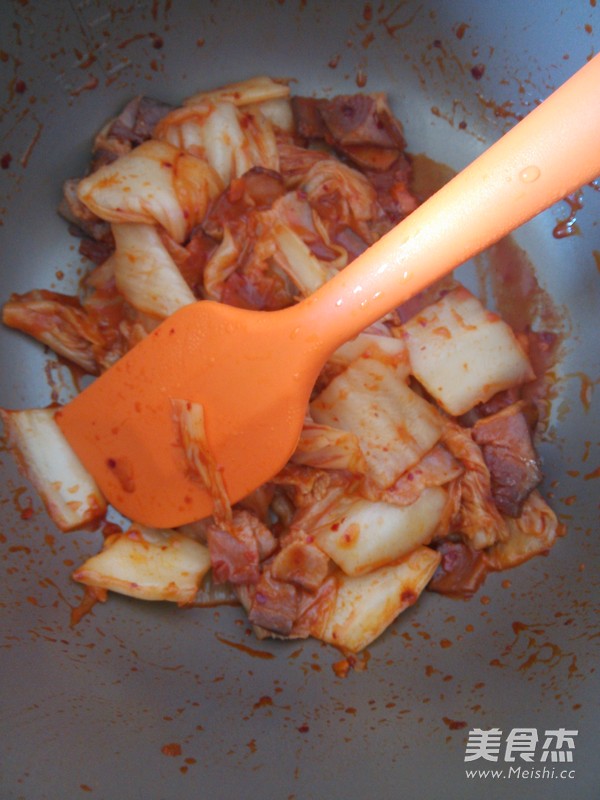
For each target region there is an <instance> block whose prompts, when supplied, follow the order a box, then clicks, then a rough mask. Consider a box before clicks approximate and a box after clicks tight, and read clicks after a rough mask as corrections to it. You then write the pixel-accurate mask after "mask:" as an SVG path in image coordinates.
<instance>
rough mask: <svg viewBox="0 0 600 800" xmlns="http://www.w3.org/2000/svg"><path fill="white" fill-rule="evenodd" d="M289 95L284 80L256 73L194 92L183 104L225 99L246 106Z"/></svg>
mask: <svg viewBox="0 0 600 800" xmlns="http://www.w3.org/2000/svg"><path fill="white" fill-rule="evenodd" d="M289 96H290V87H289V86H288V84H287V83H285V82H284V81H276V80H273V78H271V77H270V76H268V75H256V76H254V77H252V78H247V79H246V80H245V81H238V82H235V83H228V84H225V86H220V87H218V88H217V89H208V90H206V91H200V92H196V93H195V94H193V95H191V96H190V97H188V98H187V99H186V100H184V101H183V105H184V106H194V105H199V104H201V103H205V102H207V101H213V102H215V101H226V102H229V103H233V104H234V105H236V106H247V105H253V104H256V103H265V102H267V101H272V100H281V99H286V98H288V97H289Z"/></svg>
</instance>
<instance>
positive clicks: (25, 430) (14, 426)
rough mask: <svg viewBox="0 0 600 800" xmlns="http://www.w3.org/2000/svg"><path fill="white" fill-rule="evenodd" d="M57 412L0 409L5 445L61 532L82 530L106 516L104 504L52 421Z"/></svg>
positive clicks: (91, 480)
mask: <svg viewBox="0 0 600 800" xmlns="http://www.w3.org/2000/svg"><path fill="white" fill-rule="evenodd" d="M55 412H56V409H53V408H31V409H26V410H24V411H6V410H4V409H0V417H1V418H2V421H3V422H4V425H5V428H6V431H7V434H8V444H9V446H10V447H12V448H13V451H14V452H15V454H16V455H17V457H18V462H19V466H20V468H21V471H22V472H23V474H24V475H25V476H26V477H27V478H28V479H29V480H30V481H31V483H32V484H33V486H34V487H35V488H36V490H37V492H38V493H39V495H40V497H41V498H42V500H43V501H44V505H45V506H46V509H47V511H48V513H49V514H50V516H51V517H52V520H53V521H54V522H55V523H56V525H58V527H59V528H60V529H61V530H63V531H71V530H74V529H75V528H81V527H83V526H84V525H88V524H89V523H90V522H93V521H94V520H97V519H99V518H100V517H102V516H104V514H105V513H106V501H105V500H104V497H103V496H102V494H101V493H100V490H99V489H98V487H97V485H96V482H95V481H94V479H93V478H92V476H91V475H90V474H89V472H87V470H86V469H84V467H83V465H82V464H81V462H80V461H79V459H78V458H77V456H76V455H75V453H74V452H73V450H72V449H71V445H70V444H69V443H68V442H67V440H66V439H65V437H64V435H63V433H62V431H61V430H60V428H59V427H58V425H57V424H56V422H55V420H54V414H55Z"/></svg>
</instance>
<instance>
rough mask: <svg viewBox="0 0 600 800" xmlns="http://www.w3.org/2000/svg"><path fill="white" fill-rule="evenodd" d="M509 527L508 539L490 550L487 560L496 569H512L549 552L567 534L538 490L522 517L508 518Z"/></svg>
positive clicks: (529, 498)
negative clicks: (558, 539)
mask: <svg viewBox="0 0 600 800" xmlns="http://www.w3.org/2000/svg"><path fill="white" fill-rule="evenodd" d="M506 525H507V528H508V538H507V539H506V540H504V541H499V542H497V543H496V544H494V545H493V546H492V547H490V548H489V550H488V551H487V557H488V561H489V563H490V565H491V567H492V568H493V569H496V570H504V569H511V568H512V567H516V566H518V565H519V564H522V563H523V562H524V561H528V560H529V559H530V558H533V557H534V556H537V555H542V554H545V553H547V552H548V551H549V550H550V548H551V547H552V546H553V544H554V543H555V542H556V539H557V538H558V537H559V536H564V533H565V530H564V526H563V525H561V524H560V523H559V521H558V519H557V517H556V514H555V513H554V511H553V510H552V509H551V508H550V506H549V505H548V504H547V503H546V501H545V500H544V498H543V497H542V496H541V494H540V493H539V492H538V491H537V490H534V491H533V492H531V494H530V495H529V496H528V497H527V499H526V500H525V502H524V504H523V510H522V511H521V514H520V516H519V517H517V518H516V519H515V518H512V517H506Z"/></svg>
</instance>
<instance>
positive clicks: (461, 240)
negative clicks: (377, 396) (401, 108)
mask: <svg viewBox="0 0 600 800" xmlns="http://www.w3.org/2000/svg"><path fill="white" fill-rule="evenodd" d="M599 175H600V55H597V56H595V58H593V59H592V60H591V61H589V62H588V63H587V64H586V65H585V66H584V67H582V68H581V69H580V70H579V71H578V72H576V73H575V75H573V77H572V78H570V79H569V80H568V81H567V82H566V83H564V84H563V85H562V86H561V87H560V88H559V89H557V90H556V91H555V92H554V93H553V94H551V95H550V96H549V97H548V99H547V100H545V101H544V102H543V103H542V104H541V105H539V106H538V107H537V108H535V109H534V110H533V111H532V112H530V113H529V114H528V116H527V117H525V119H523V120H522V121H521V122H519V123H518V124H517V125H516V126H515V127H514V128H512V129H511V130H510V131H509V132H508V133H506V134H505V135H504V136H503V137H502V138H501V139H499V140H498V141H497V142H496V143H495V144H493V145H492V146H491V147H490V148H489V149H488V150H486V151H485V152H484V153H483V154H482V155H481V156H479V157H478V158H477V159H476V160H475V161H474V162H473V163H472V164H470V165H469V166H468V167H467V168H466V169H464V170H463V171H462V172H460V173H459V174H458V175H457V176H456V177H455V178H453V179H452V180H451V181H450V182H449V183H448V184H446V185H445V186H444V187H443V188H442V189H440V191H438V192H437V193H436V194H435V195H433V196H432V197H431V198H429V199H428V200H427V201H426V202H425V203H423V204H422V205H421V206H420V207H419V208H417V209H416V210H415V211H414V212H413V213H412V214H411V215H410V216H409V217H407V218H406V219H405V220H403V221H402V222H401V223H399V224H398V225H397V226H396V227H395V228H394V229H393V230H391V231H390V232H389V233H388V234H386V235H385V236H384V237H383V238H382V239H380V240H379V241H378V242H377V243H376V244H375V245H373V246H372V247H370V248H369V249H368V250H367V251H365V252H364V253H363V254H362V255H361V256H359V257H358V258H357V259H356V260H355V261H353V262H352V263H351V264H350V265H349V266H348V267H346V268H345V269H344V270H342V271H341V272H340V273H339V274H338V275H336V276H335V277H334V279H333V280H331V281H329V282H328V283H326V284H325V285H324V286H322V287H321V288H320V289H319V290H318V291H317V292H315V294H313V295H311V296H310V297H308V298H307V299H306V300H305V301H304V302H303V303H302V305H303V306H307V307H308V308H310V307H312V311H313V312H314V313H309V312H308V309H306V313H307V314H308V316H309V318H310V323H311V327H312V331H313V334H316V335H318V336H319V337H320V338H321V339H322V341H324V342H325V343H327V344H329V345H330V347H331V348H332V349H333V348H335V347H336V346H338V345H339V344H341V343H342V342H344V341H346V340H347V339H349V338H351V337H352V336H354V335H356V334H357V333H359V332H360V331H361V330H362V329H363V328H365V327H367V326H368V325H370V324H371V323H373V322H374V321H375V320H377V319H379V318H380V317H381V316H383V315H384V314H385V313H387V312H388V311H390V310H391V309H393V308H395V307H396V306H398V305H400V303H402V302H404V301H405V300H407V299H408V298H409V297H411V296H413V295H414V294H416V293H417V292H419V291H420V290H421V289H423V288H425V287H426V286H428V285H430V284H431V283H433V282H434V281H435V280H437V279H439V278H441V277H442V276H443V275H445V274H447V273H448V272H450V271H451V270H452V269H454V268H455V267H457V266H459V265H460V264H462V263H464V262H465V261H467V260H468V259H469V258H471V257H472V256H474V255H476V254H477V253H479V252H481V251H482V250H484V249H485V248H486V247H489V246H490V245H491V244H493V243H494V242H496V241H498V240H499V239H500V238H502V236H504V235H506V234H507V233H509V232H510V231H512V230H514V229H515V228H517V227H518V226H519V225H521V224H523V223H524V222H526V221H527V220H529V219H531V218H532V217H534V216H535V215H536V214H538V213H539V212H541V211H543V210H544V209H546V208H548V207H549V206H551V205H552V204H553V203H554V202H556V201H558V200H560V199H561V198H563V197H565V196H566V195H567V194H569V193H570V192H573V191H575V190H576V189H578V188H580V187H581V186H583V185H584V184H586V183H589V182H590V181H592V180H594V179H595V178H596V177H598V176H599Z"/></svg>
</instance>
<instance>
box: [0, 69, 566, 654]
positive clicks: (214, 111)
mask: <svg viewBox="0 0 600 800" xmlns="http://www.w3.org/2000/svg"><path fill="white" fill-rule="evenodd" d="M410 186H411V161H410V158H409V157H408V156H407V154H406V152H405V140H404V135H403V129H402V126H401V124H400V123H399V122H398V121H397V120H396V119H395V118H394V116H393V114H392V112H391V110H390V107H389V105H388V102H387V99H386V97H385V96H384V95H382V94H376V93H375V94H356V95H348V96H337V97H334V98H332V99H315V98H309V97H299V96H292V95H291V93H290V88H289V85H288V84H287V83H286V82H279V81H275V80H272V79H270V78H256V79H253V80H249V81H246V82H243V83H240V84H237V85H230V86H227V87H224V88H222V89H218V90H215V91H211V92H202V93H200V94H196V95H194V96H193V97H190V98H189V99H187V100H186V101H185V102H184V104H183V105H182V106H181V107H178V108H174V107H171V106H169V105H167V104H165V103H162V102H157V101H155V100H153V99H150V98H147V97H137V98H135V99H134V100H133V101H132V102H130V103H129V104H128V105H127V106H126V107H125V108H124V109H123V111H122V112H121V113H120V114H119V115H118V117H116V118H115V119H112V120H110V121H109V122H108V123H107V124H106V125H105V127H104V128H103V129H102V130H101V131H100V132H99V133H98V135H97V136H96V138H95V141H94V146H93V152H92V157H91V161H90V164H89V170H88V171H87V174H86V175H85V176H84V177H83V178H78V179H73V180H68V181H67V182H66V184H65V186H64V197H63V200H62V203H61V205H60V211H61V213H62V215H63V216H64V217H65V218H66V219H67V220H68V222H69V225H70V229H71V232H72V233H74V234H75V235H77V236H78V237H79V238H80V252H81V253H82V254H83V255H84V256H85V257H86V258H87V259H88V260H89V263H90V269H89V271H88V272H87V274H86V275H85V277H84V278H83V280H82V283H81V290H80V292H79V294H78V296H66V295H63V294H59V293H57V292H53V291H48V290H44V289H35V290H32V291H30V292H28V293H26V294H23V295H13V296H12V297H11V298H10V299H9V300H8V302H6V304H5V305H4V311H3V320H4V322H5V324H7V325H9V326H11V327H13V328H17V329H20V330H21V331H25V332H26V333H28V334H30V335H32V336H33V337H35V338H36V339H38V340H39V341H40V342H42V343H43V344H44V345H47V346H48V347H50V348H51V349H52V350H53V351H54V352H55V353H56V354H58V355H59V356H60V357H61V358H63V359H66V360H68V361H69V362H71V363H73V364H76V365H77V366H78V367H79V368H80V369H82V370H84V371H85V372H86V373H89V374H91V375H97V374H99V373H101V372H103V371H104V370H106V369H108V368H109V367H110V366H111V365H112V364H114V363H115V361H116V360H117V359H119V358H120V357H121V356H122V355H123V354H124V353H125V352H127V351H128V350H129V349H130V348H132V347H134V346H135V345H136V343H137V342H139V341H140V340H141V339H143V338H144V337H145V336H146V335H147V334H148V333H149V332H151V331H152V330H153V329H154V328H155V327H156V325H157V324H158V323H159V322H160V321H161V320H162V319H164V318H165V317H167V316H168V315H169V314H171V313H172V312H174V311H175V310H176V309H178V308H179V307H181V306H182V305H185V304H188V303H192V302H194V301H195V300H197V299H202V298H208V299H211V300H217V301H220V302H222V303H228V304H232V305H235V306H240V307H243V308H252V309H259V310H264V311H267V312H268V311H271V310H274V309H279V308H283V307H286V306H289V305H291V304H293V303H296V302H298V300H300V299H301V298H303V297H306V296H307V295H309V294H311V293H312V292H314V291H315V290H316V289H317V288H318V287H319V286H321V285H322V284H323V283H324V282H325V281H327V280H328V278H330V277H331V276H332V275H334V274H335V273H336V272H337V271H339V270H342V269H343V268H344V267H345V266H346V265H347V264H348V263H349V262H350V261H352V260H353V259H354V258H355V257H356V256H357V255H358V254H359V253H361V252H362V251H363V250H364V249H366V248H367V247H368V246H369V245H370V244H372V243H373V242H375V241H376V240H377V239H378V238H379V237H381V236H382V235H383V234H384V233H385V232H386V231H387V230H389V229H390V228H391V227H392V226H393V225H394V224H395V223H397V222H398V221H400V220H401V219H402V218H403V217H405V216H406V215H407V214H410V212H411V211H412V210H414V208H415V207H416V206H417V204H418V199H417V198H416V197H415V196H414V195H413V193H412V192H411V189H410ZM537 377H539V376H537ZM535 378H536V375H535V374H534V371H533V369H532V366H531V363H530V360H529V358H528V353H527V340H526V339H525V338H524V337H522V336H520V335H519V336H518V335H516V334H515V333H514V332H513V330H512V329H511V328H510V327H509V326H508V325H507V324H506V323H505V322H504V321H503V320H502V319H501V318H500V317H499V316H498V315H497V314H496V313H493V312H492V311H489V310H487V309H486V308H485V307H484V306H483V305H482V304H481V302H480V301H479V300H478V299H477V298H476V297H475V296H474V295H472V294H471V293H470V292H469V291H468V290H467V289H466V288H464V287H463V286H461V285H459V284H458V283H456V282H454V281H446V282H445V283H444V285H443V286H441V285H440V286H438V287H436V288H434V289H432V290H431V291H429V292H428V293H426V296H425V295H424V296H421V297H420V298H417V299H415V300H413V301H411V302H410V303H408V304H406V305H405V306H404V307H402V308H399V309H397V310H396V311H394V312H393V313H390V314H388V315H387V316H386V317H385V318H383V319H381V320H379V321H378V322H377V323H376V324H375V325H373V326H371V327H370V328H369V329H368V330H366V331H364V332H363V333H361V334H360V335H359V336H358V337H356V339H354V340H353V341H351V342H348V343H347V344H345V345H343V346H342V347H341V348H339V350H337V351H336V352H335V353H334V355H333V356H332V357H331V359H330V360H329V362H328V363H327V364H326V366H325V368H324V369H323V371H322V373H321V375H320V377H319V380H318V382H317V385H316V386H315V388H314V392H313V396H312V398H311V402H310V404H309V407H308V408H307V410H306V419H305V423H304V427H303V430H302V433H301V436H300V440H299V442H298V445H297V448H296V450H295V452H294V454H293V455H292V457H291V459H290V461H289V463H288V464H287V465H286V466H285V467H284V469H283V470H282V471H281V472H280V473H279V474H277V475H275V476H273V478H272V480H270V481H268V482H267V483H265V484H264V485H262V486H261V487H259V488H258V489H257V490H256V491H254V492H253V493H252V494H251V495H250V496H248V497H246V498H245V499H244V500H242V501H241V502H239V503H236V504H235V505H234V506H233V507H231V506H229V505H228V504H227V502H226V493H225V494H224V497H225V502H223V503H220V504H218V507H217V504H216V505H215V509H214V514H213V516H212V517H210V518H208V519H203V520H198V521H197V522H194V523H192V524H189V525H185V526H183V527H181V528H179V529H177V530H156V529H150V528H148V527H145V526H142V525H140V524H137V523H136V521H135V520H132V521H131V522H130V523H129V524H128V525H116V524H114V523H110V524H107V525H105V526H104V531H105V536H104V541H103V546H102V548H101V550H100V552H98V553H97V554H95V555H91V556H90V557H89V558H88V559H87V560H86V561H85V563H83V564H82V565H81V566H79V567H78V568H77V569H76V570H75V572H74V574H73V577H74V579H75V580H76V581H79V582H81V583H82V584H85V586H86V587H87V592H88V600H90V598H91V600H105V599H106V596H107V592H108V591H113V592H119V593H122V594H126V595H130V596H133V597H138V598H141V599H145V600H166V601H173V602H175V603H178V604H181V605H187V604H194V603H195V604H201V605H202V604H213V603H216V602H220V601H228V602H231V601H232V600H236V601H238V602H239V603H241V605H242V606H243V607H244V609H245V610H246V612H247V615H248V619H249V621H250V623H251V624H252V626H253V628H254V630H255V632H256V633H257V635H258V636H259V637H267V636H274V637H280V638H285V639H289V638H304V637H308V636H313V637H316V638H318V639H321V640H323V641H325V642H329V643H331V644H333V645H335V646H337V647H339V648H340V649H342V650H343V651H345V652H348V653H357V652H359V651H361V650H362V649H363V648H365V647H367V646H368V645H369V644H370V643H371V642H372V641H373V640H374V639H376V638H377V637H378V636H379V635H380V634H381V633H382V632H383V631H384V630H385V629H386V628H387V627H388V626H389V625H390V623H392V621H393V620H394V619H395V618H396V617H397V616H398V614H399V613H400V612H401V611H403V610H404V609H405V608H407V607H408V606H410V605H412V604H413V603H414V602H415V601H416V600H417V599H418V597H419V595H420V594H421V593H422V592H423V591H424V590H425V589H426V588H429V589H431V590H434V591H437V592H443V593H448V594H458V595H462V596H465V595H470V594H472V593H474V592H475V591H476V590H477V588H478V587H479V586H480V585H481V583H482V581H483V580H484V578H485V575H486V574H487V573H488V572H489V571H492V570H504V569H508V568H510V567H513V566H515V565H517V564H519V563H521V562H523V561H525V560H527V559H529V558H531V557H532V556H534V555H537V554H540V553H545V552H547V551H548V550H549V548H550V547H551V546H552V545H553V543H554V541H555V539H556V537H557V536H558V535H560V534H561V532H562V531H561V528H560V526H559V524H558V523H557V519H556V516H555V515H554V513H553V512H552V510H551V509H550V508H549V506H548V505H547V504H546V502H545V501H544V499H543V498H542V497H541V495H540V494H539V492H538V490H537V487H538V484H539V483H540V481H541V477H542V475H541V470H540V462H539V458H538V455H537V454H536V451H535V447H534V443H533V435H534V431H535V426H536V422H537V412H536V408H535V406H534V405H533V404H532V403H531V402H530V401H529V400H528V399H527V397H528V395H527V393H526V392H524V388H525V387H526V386H527V385H528V384H529V383H530V382H532V381H533V380H534V379H535ZM232 391H235V387H232ZM198 411H199V409H195V410H194V409H192V410H191V411H190V410H189V409H186V408H181V409H178V408H176V407H175V405H174V414H180V415H181V416H180V419H179V422H180V425H181V427H182V431H183V435H182V439H181V446H182V447H183V446H185V430H186V425H188V426H190V430H192V429H193V427H194V426H195V425H196V426H197V424H198V422H199V421H198V419H195V418H194V416H195V414H196V413H197V412H198ZM55 413H56V407H49V408H39V409H30V410H24V411H14V410H11V411H8V410H6V411H3V412H2V416H3V419H4V423H5V427H6V430H7V432H8V437H9V442H10V444H11V445H12V447H13V449H14V451H15V453H16V454H17V456H18V458H19V461H20V464H21V465H22V468H23V470H24V472H25V474H26V475H27V476H28V477H29V479H30V480H31V481H32V483H33V484H34V485H35V486H36V488H37V489H38V491H39V492H40V494H41V496H42V498H43V500H44V502H45V504H46V507H47V509H48V511H49V513H50V515H51V517H52V518H53V520H54V521H55V522H56V524H57V525H58V526H59V527H60V528H61V529H63V530H73V529H76V528H81V527H82V526H84V525H85V526H89V525H90V524H91V523H94V522H95V523H98V524H99V523H101V522H102V520H104V519H105V515H106V513H107V505H106V502H105V500H104V498H103V497H102V496H101V494H100V492H99V490H98V488H97V486H96V485H95V483H94V479H93V476H92V475H89V474H88V473H87V472H86V471H85V469H84V468H83V467H82V465H81V464H80V463H79V462H78V460H77V458H76V456H75V455H74V453H73V452H72V450H71V449H70V447H69V445H68V444H67V442H66V440H65V439H64V437H63V436H62V434H61V432H60V430H59V428H58V427H57V425H56V422H55V419H54V415H55ZM200 422H201V420H200ZM192 438H193V437H192ZM122 479H123V481H125V482H126V481H127V475H123V476H122ZM199 479H200V478H199ZM90 602H91V601H90Z"/></svg>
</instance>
